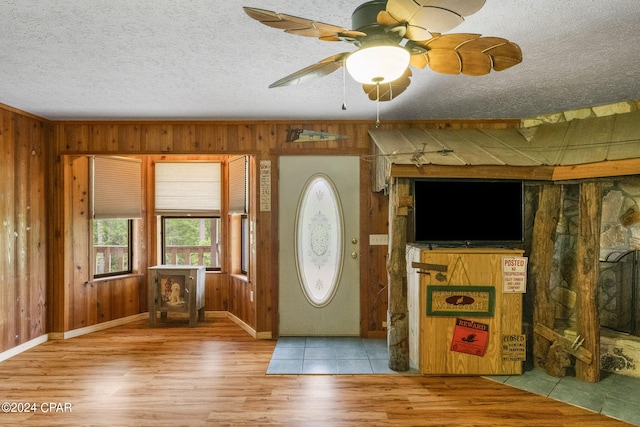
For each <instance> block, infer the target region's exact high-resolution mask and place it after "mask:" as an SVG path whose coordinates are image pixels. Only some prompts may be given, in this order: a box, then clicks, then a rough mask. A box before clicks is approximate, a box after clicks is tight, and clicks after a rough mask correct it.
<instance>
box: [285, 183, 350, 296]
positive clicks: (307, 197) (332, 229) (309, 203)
mask: <svg viewBox="0 0 640 427" xmlns="http://www.w3.org/2000/svg"><path fill="white" fill-rule="evenodd" d="M295 234H296V235H295V254H296V269H297V271H298V278H299V279H300V285H301V287H302V292H303V293H304V295H305V297H306V298H307V300H308V301H309V303H310V304H312V305H314V306H316V307H323V306H325V305H327V304H329V302H331V299H332V298H333V296H334V295H335V293H336V290H337V288H338V283H339V282H340V275H341V274H342V252H343V218H342V206H341V205H340V199H339V197H338V193H337V191H336V189H335V186H334V185H333V182H332V181H331V179H330V178H329V177H328V176H326V175H323V174H318V175H314V176H312V177H311V178H309V181H307V183H306V184H305V186H304V188H303V189H302V194H301V196H300V202H299V203H298V212H297V214H296V233H295Z"/></svg>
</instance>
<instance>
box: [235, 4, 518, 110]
mask: <svg viewBox="0 0 640 427" xmlns="http://www.w3.org/2000/svg"><path fill="white" fill-rule="evenodd" d="M484 3H485V0H388V1H383V0H373V1H368V2H366V3H363V4H362V5H360V6H358V7H357V8H356V9H355V11H354V12H353V14H352V15H351V21H352V26H353V28H354V29H347V28H343V27H340V26H335V25H331V24H325V23H322V22H317V21H314V20H311V19H306V18H299V17H297V16H292V15H286V14H282V13H277V12H272V11H270V10H264V9H256V8H252V7H244V10H245V12H246V13H247V14H248V15H249V16H250V17H251V18H253V19H255V20H257V21H260V22H261V23H263V24H265V25H267V26H269V27H273V28H279V29H282V30H284V31H285V32H287V33H290V34H295V35H299V36H306V37H314V38H319V39H320V40H325V41H345V42H349V43H352V44H354V45H355V46H356V47H357V48H358V49H357V50H355V51H353V52H343V53H339V54H336V55H332V56H330V57H328V58H325V59H323V60H321V61H320V62H317V63H315V64H313V65H310V66H308V67H306V68H303V69H301V70H299V71H296V72H295V73H293V74H290V75H288V76H286V77H283V78H282V79H280V80H278V81H276V82H274V83H272V84H271V85H270V86H269V87H270V88H273V87H279V86H288V85H294V84H299V83H303V82H305V81H307V80H310V79H313V78H318V77H323V76H326V75H328V74H330V73H332V72H334V71H336V70H338V69H339V68H341V67H342V66H345V67H346V69H347V71H348V72H349V74H350V75H351V76H352V77H353V78H354V80H356V81H358V82H360V83H362V84H363V89H364V91H365V92H366V93H367V95H368V96H369V99H371V100H377V101H389V100H391V99H394V98H396V97H397V96H398V95H400V94H401V93H402V92H404V91H405V90H406V89H407V87H408V86H409V84H410V83H411V76H412V73H411V69H410V68H409V65H411V66H413V67H416V68H425V67H426V66H427V65H428V66H429V68H431V69H432V70H433V71H436V72H438V73H444V74H461V73H462V74H465V75H470V76H481V75H485V74H488V73H489V72H491V70H495V71H502V70H505V69H507V68H510V67H512V66H514V65H516V64H518V63H520V62H521V61H522V52H521V50H520V47H519V46H518V45H517V44H515V43H513V42H510V41H508V40H506V39H503V38H500V37H482V36H481V35H480V34H467V33H459V34H442V33H444V32H446V31H449V30H451V29H452V28H454V27H456V26H458V25H459V24H461V23H462V22H463V21H464V17H465V16H469V15H471V14H473V13H475V12H477V11H478V10H480V9H481V8H482V6H483V5H484ZM405 39H406V41H405Z"/></svg>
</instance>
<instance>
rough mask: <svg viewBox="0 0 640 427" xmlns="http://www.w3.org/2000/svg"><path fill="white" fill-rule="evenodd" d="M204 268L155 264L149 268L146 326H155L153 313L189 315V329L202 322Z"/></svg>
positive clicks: (165, 316)
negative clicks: (147, 319) (147, 322)
mask: <svg viewBox="0 0 640 427" xmlns="http://www.w3.org/2000/svg"><path fill="white" fill-rule="evenodd" d="M205 271H206V269H205V267H204V266H201V265H198V266H193V265H158V266H155V267H149V325H150V326H152V327H154V326H156V320H157V319H156V313H157V312H160V317H161V318H162V319H166V318H167V313H189V326H190V327H192V328H193V327H195V326H196V324H197V322H198V321H203V320H204V279H205Z"/></svg>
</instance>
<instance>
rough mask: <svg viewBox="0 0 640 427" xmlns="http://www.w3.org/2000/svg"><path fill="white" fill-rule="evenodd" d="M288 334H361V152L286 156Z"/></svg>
mask: <svg viewBox="0 0 640 427" xmlns="http://www.w3.org/2000/svg"><path fill="white" fill-rule="evenodd" d="M279 166H280V167H279V174H280V176H279V192H278V194H279V208H278V211H279V218H278V229H279V236H278V237H279V240H280V243H279V246H280V249H279V257H278V258H279V314H280V325H279V328H280V335H281V336H302V335H304V336H309V335H325V336H329V335H331V336H347V335H359V334H360V267H359V259H360V252H359V251H360V243H359V236H360V228H359V224H360V208H359V206H360V159H359V158H358V157H356V156H282V157H280V165H279Z"/></svg>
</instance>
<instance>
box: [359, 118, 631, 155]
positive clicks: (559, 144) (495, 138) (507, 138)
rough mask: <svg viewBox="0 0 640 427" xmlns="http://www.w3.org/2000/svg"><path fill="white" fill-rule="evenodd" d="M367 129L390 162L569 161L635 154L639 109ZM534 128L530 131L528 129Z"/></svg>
mask: <svg viewBox="0 0 640 427" xmlns="http://www.w3.org/2000/svg"><path fill="white" fill-rule="evenodd" d="M527 130H528V131H529V133H533V137H531V138H529V141H527V138H525V137H524V136H523V135H522V134H521V132H520V131H519V130H518V129H493V130H487V129H484V130H483V129H465V130H441V129H438V130H432V129H429V130H427V129H401V130H370V131H369V134H370V135H371V138H372V139H373V141H374V143H375V144H376V145H377V146H378V147H379V149H380V152H381V155H383V156H387V158H388V159H389V161H390V162H391V163H394V164H398V165H401V164H411V163H414V164H417V163H420V164H433V165H448V166H455V165H461V166H462V165H474V166H477V165H488V166H495V165H505V166H569V165H580V164H593V163H598V162H604V161H607V160H626V159H636V158H640V112H633V113H627V114H618V115H612V116H607V117H597V118H592V119H583V120H573V121H570V122H561V123H552V124H544V125H541V126H538V128H537V129H527ZM534 130H535V132H533V131H534Z"/></svg>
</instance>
